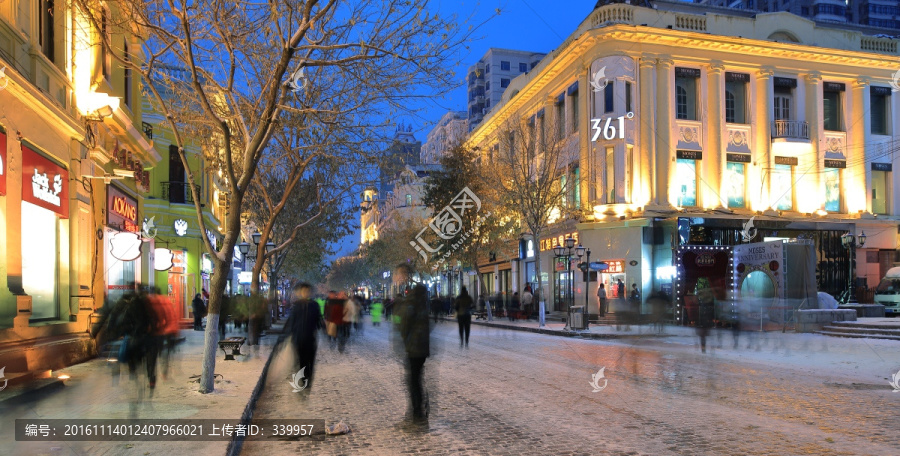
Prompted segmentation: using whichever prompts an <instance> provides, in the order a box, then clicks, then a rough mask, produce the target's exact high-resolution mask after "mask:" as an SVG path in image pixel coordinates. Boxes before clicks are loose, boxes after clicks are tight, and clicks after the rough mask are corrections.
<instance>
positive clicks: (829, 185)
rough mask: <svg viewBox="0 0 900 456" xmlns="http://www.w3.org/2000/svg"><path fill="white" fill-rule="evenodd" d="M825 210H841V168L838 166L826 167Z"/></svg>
mask: <svg viewBox="0 0 900 456" xmlns="http://www.w3.org/2000/svg"><path fill="white" fill-rule="evenodd" d="M825 210H826V211H828V212H840V210H841V170H840V169H838V168H826V169H825Z"/></svg>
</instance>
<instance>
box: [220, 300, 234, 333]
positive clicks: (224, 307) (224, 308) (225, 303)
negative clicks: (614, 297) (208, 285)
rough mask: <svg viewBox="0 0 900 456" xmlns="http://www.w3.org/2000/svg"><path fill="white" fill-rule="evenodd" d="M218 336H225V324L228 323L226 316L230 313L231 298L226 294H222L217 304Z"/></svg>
mask: <svg viewBox="0 0 900 456" xmlns="http://www.w3.org/2000/svg"><path fill="white" fill-rule="evenodd" d="M219 307H220V309H221V310H219V338H220V339H224V338H225V330H226V329H227V328H226V327H225V325H227V324H228V316H229V315H230V314H231V298H229V297H228V295H222V303H221V304H219Z"/></svg>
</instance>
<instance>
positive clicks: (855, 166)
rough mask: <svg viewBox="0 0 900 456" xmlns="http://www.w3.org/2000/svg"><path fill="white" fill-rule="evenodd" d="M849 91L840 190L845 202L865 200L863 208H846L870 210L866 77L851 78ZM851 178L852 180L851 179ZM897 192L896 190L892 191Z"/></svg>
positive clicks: (868, 108) (868, 106) (884, 159)
mask: <svg viewBox="0 0 900 456" xmlns="http://www.w3.org/2000/svg"><path fill="white" fill-rule="evenodd" d="M851 90H852V92H851V95H850V97H851V105H850V108H851V111H850V121H849V122H844V125H847V129H846V130H847V144H846V146H845V147H844V154H845V156H846V157H847V165H848V166H847V170H846V172H845V173H844V176H845V177H844V179H842V182H841V186H842V187H843V188H842V189H841V193H842V195H843V196H844V201H845V205H846V202H849V201H860V200H862V199H865V201H866V204H865V206H863V207H857V206H853V207H849V208H848V209H856V210H857V211H858V210H859V209H863V210H865V211H868V212H872V192H871V191H869V190H868V189H869V188H871V182H872V167H871V165H867V163H866V147H865V145H866V144H869V135H870V134H871V130H870V129H871V121H870V119H871V118H870V114H869V110H870V109H871V108H870V104H871V103H870V101H869V97H868V96H866V95H867V92H868V91H869V79H868V78H860V79H858V80H856V81H853V87H852V89H851ZM878 151H879V149H877V148H873V154H872V155H873V156H877V155H880V154H879V153H877V152H878ZM890 159H891V156H885V157H880V158H879V161H880V162H882V163H884V162H885V161H888V160H890ZM851 179H852V181H851ZM894 194H895V195H896V194H897V192H896V191H895V192H894Z"/></svg>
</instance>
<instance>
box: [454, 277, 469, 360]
mask: <svg viewBox="0 0 900 456" xmlns="http://www.w3.org/2000/svg"><path fill="white" fill-rule="evenodd" d="M472 303H473V301H472V297H471V296H469V290H467V289H466V287H462V289H461V290H460V292H459V296H457V297H456V300H455V301H454V303H453V307H454V309H455V310H456V322H457V323H458V324H459V348H463V342H465V345H466V348H469V333H470V332H472Z"/></svg>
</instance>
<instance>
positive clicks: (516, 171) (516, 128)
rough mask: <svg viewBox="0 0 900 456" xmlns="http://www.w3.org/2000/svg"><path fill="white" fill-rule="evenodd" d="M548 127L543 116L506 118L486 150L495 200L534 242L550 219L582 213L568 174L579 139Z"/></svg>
mask: <svg viewBox="0 0 900 456" xmlns="http://www.w3.org/2000/svg"><path fill="white" fill-rule="evenodd" d="M547 127H548V126H547V125H544V119H532V120H529V121H525V120H520V119H509V120H507V121H506V122H505V124H504V125H503V126H502V127H501V128H500V129H499V132H498V134H497V138H496V140H497V147H492V148H491V149H490V150H489V151H488V152H487V154H486V158H487V160H486V161H485V162H484V164H485V166H486V167H487V168H488V169H490V170H491V173H492V175H493V176H495V177H494V186H493V188H494V189H495V191H496V198H497V203H498V205H499V206H500V207H501V208H503V209H505V211H506V213H507V214H510V215H515V216H516V217H515V218H517V219H518V221H519V223H520V224H521V227H522V230H523V234H525V235H526V236H528V237H530V238H531V239H532V240H533V241H534V242H535V244H537V243H538V242H540V239H541V236H543V235H544V234H545V233H546V232H547V231H548V228H549V226H550V224H551V223H553V222H555V221H557V220H564V219H566V218H567V217H569V216H572V215H574V214H580V213H581V208H579V207H577V205H576V204H575V201H574V200H575V198H574V192H575V189H576V187H575V186H576V185H578V183H577V182H574V179H572V178H571V169H572V167H573V166H574V165H575V164H576V162H575V160H577V158H578V147H577V146H578V144H577V142H575V141H571V140H568V139H567V138H560V137H558V136H557V135H556V134H554V132H557V131H559V130H558V129H557V128H547ZM534 255H535V258H534V260H535V261H534V264H535V273H536V274H537V277H536V279H537V288H536V289H535V298H536V299H538V300H539V302H540V311H539V315H540V317H539V322H540V326H544V305H545V304H544V299H545V295H544V292H543V290H544V284H543V279H542V277H541V252H540V248H536V249H535V251H534Z"/></svg>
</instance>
